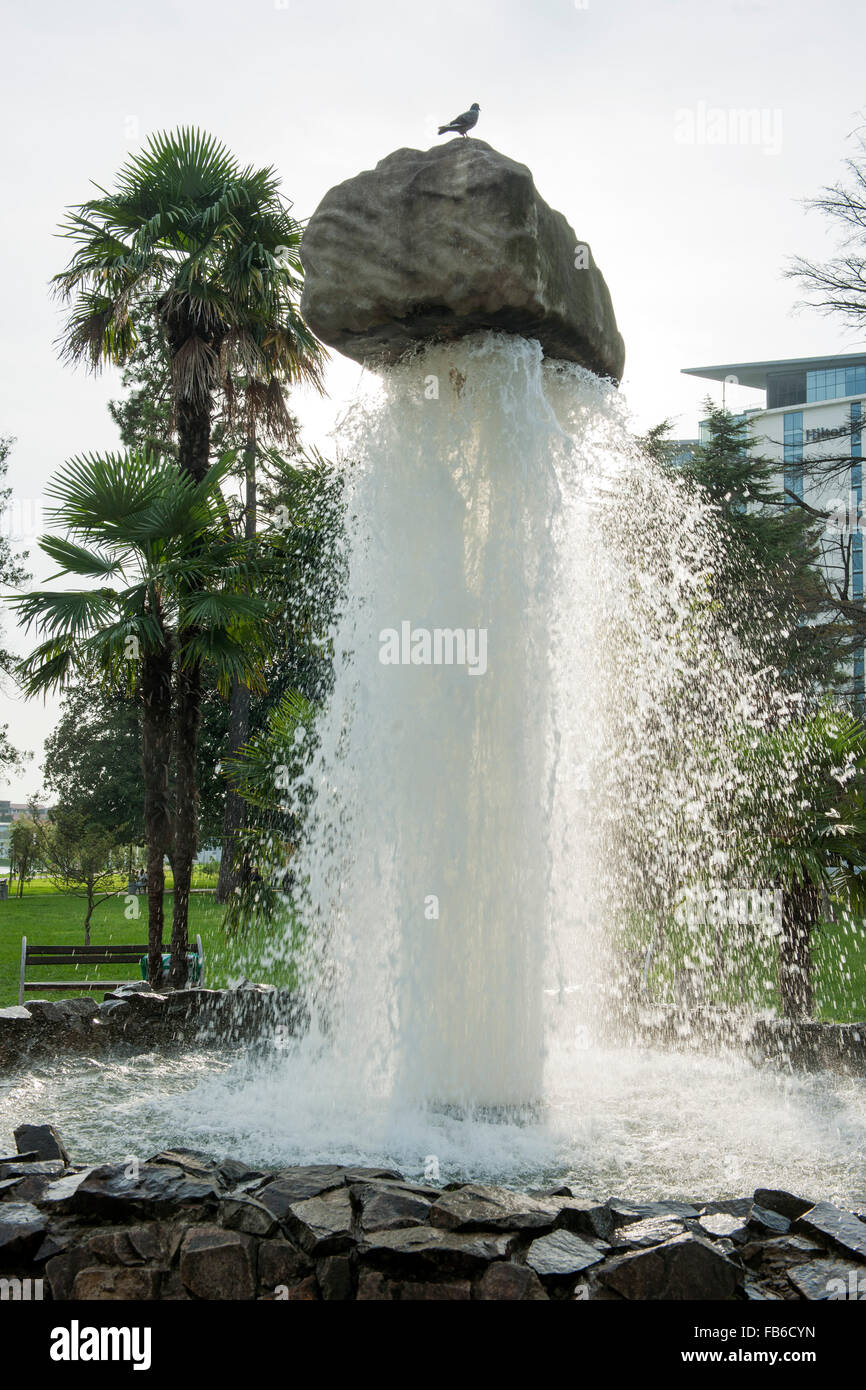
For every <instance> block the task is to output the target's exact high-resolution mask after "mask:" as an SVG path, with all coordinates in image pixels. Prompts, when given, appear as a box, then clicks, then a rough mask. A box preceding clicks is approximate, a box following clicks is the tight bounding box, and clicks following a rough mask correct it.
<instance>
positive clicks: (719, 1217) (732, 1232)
mask: <svg viewBox="0 0 866 1390" xmlns="http://www.w3.org/2000/svg"><path fill="white" fill-rule="evenodd" d="M698 1224H699V1225H700V1227H701V1230H702V1231H703V1232H704V1233H705V1234H706V1235H708V1236H710V1238H711V1239H714V1240H719V1239H727V1240H732V1241H736V1242H737V1244H744V1243H745V1242H746V1241H747V1240H748V1239H749V1222H748V1218H744V1217H742V1216H733V1215H731V1214H730V1213H729V1212H726V1211H716V1212H710V1213H709V1214H708V1215H706V1216H702V1217H701V1218H700V1221H699V1223H698Z"/></svg>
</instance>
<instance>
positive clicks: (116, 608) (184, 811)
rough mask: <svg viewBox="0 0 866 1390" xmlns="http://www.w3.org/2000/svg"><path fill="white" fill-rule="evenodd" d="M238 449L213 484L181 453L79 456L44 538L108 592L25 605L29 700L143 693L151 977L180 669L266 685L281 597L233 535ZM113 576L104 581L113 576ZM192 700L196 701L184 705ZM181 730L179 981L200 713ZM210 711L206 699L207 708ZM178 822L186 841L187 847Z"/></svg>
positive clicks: (175, 977) (64, 568)
mask: <svg viewBox="0 0 866 1390" xmlns="http://www.w3.org/2000/svg"><path fill="white" fill-rule="evenodd" d="M230 463H231V458H230V457H227V458H226V459H224V460H223V461H222V463H221V464H220V465H218V466H215V467H214V468H212V469H211V470H210V472H209V473H208V474H206V475H205V477H204V478H203V479H201V480H200V481H199V482H197V483H196V482H194V481H193V480H192V479H191V478H190V477H189V475H188V473H183V472H181V471H180V469H179V467H178V466H177V465H176V464H175V463H173V462H172V461H171V460H162V459H158V458H153V457H152V456H149V455H141V454H137V453H132V452H128V453H125V454H120V455H107V456H105V457H96V456H92V455H91V456H87V457H84V458H78V459H73V460H71V461H70V462H69V463H68V464H67V465H66V467H65V469H64V470H63V471H62V472H61V473H60V474H59V476H58V477H57V478H56V479H55V480H54V481H53V482H52V483H51V484H50V486H49V489H48V493H49V496H51V497H52V498H54V499H55V500H56V503H57V505H56V506H55V508H54V509H53V512H52V520H53V521H54V523H55V524H56V525H58V526H59V527H60V528H61V529H62V531H63V533H64V534H63V535H62V536H60V535H55V536H44V537H43V538H42V539H41V540H40V547H41V549H42V550H43V551H44V552H45V553H46V554H47V555H49V556H50V557H51V558H52V559H53V560H55V561H56V562H57V563H58V564H59V566H60V571H59V575H58V576H57V577H61V578H69V577H73V576H75V577H77V578H79V579H80V578H86V579H88V580H90V581H92V582H95V583H96V584H97V587H91V588H86V589H80V588H78V589H70V590H43V591H36V592H34V593H30V594H26V595H23V596H21V597H20V598H18V599H16V600H14V602H15V603H16V604H17V606H18V608H19V611H20V612H21V615H22V617H23V619H24V621H25V622H26V623H28V624H33V625H35V626H36V627H37V629H38V630H39V631H40V632H41V633H43V634H44V635H45V640H44V641H43V642H42V643H41V644H40V645H39V646H38V647H37V648H36V649H35V651H34V652H33V653H31V655H30V656H29V657H28V658H27V659H26V661H24V662H23V663H22V664H21V666H20V668H19V669H20V674H21V679H22V682H23V684H24V687H25V689H26V691H27V692H28V693H29V694H36V693H39V692H41V691H44V690H47V689H52V688H62V687H63V686H65V685H68V684H70V683H72V682H74V681H76V680H80V679H82V678H84V679H91V680H92V679H94V678H97V679H99V680H100V681H101V682H102V683H103V684H104V685H105V686H106V687H107V688H108V689H119V690H121V691H124V692H126V693H127V694H133V693H136V692H137V694H138V698H139V700H140V702H141V748H142V770H143V780H144V822H145V835H146V842H147V877H148V942H149V971H150V977H151V979H152V981H154V982H155V981H157V980H158V979H159V978H160V971H161V952H162V934H163V894H164V870H163V860H164V857H165V854H166V853H167V851H168V848H169V845H170V843H171V833H170V832H171V816H170V806H169V767H170V761H171V747H170V739H169V732H170V729H171V722H170V691H171V679H172V672H173V671H176V673H177V681H178V687H179V688H180V687H181V686H182V685H183V683H184V682H186V681H189V680H190V679H195V678H196V677H195V676H191V674H190V673H191V672H196V673H197V672H199V671H201V670H202V669H203V668H207V667H211V666H212V667H213V669H214V671H215V672H216V681H217V685H218V687H219V688H220V689H221V690H222V691H223V692H225V691H226V690H227V689H228V686H229V684H230V682H231V681H232V680H233V679H240V680H245V681H250V682H252V683H253V684H259V683H260V682H261V668H262V663H263V653H264V650H265V645H266V633H267V624H268V620H269V616H270V612H269V607H268V604H267V603H266V602H265V600H263V599H261V598H259V597H258V596H256V595H255V593H254V589H255V587H256V582H257V579H258V571H257V570H256V568H255V564H254V557H252V558H251V556H250V553H249V548H248V547H247V546H246V545H245V543H244V542H242V541H237V540H235V539H234V537H232V536H231V535H230V534H227V532H226V526H225V509H224V504H223V499H222V493H221V491H220V483H221V481H222V478H223V476H224V474H225V472H226V470H227V468H228V467H229V465H230ZM99 581H101V583H99ZM181 703H183V702H182V701H181ZM184 708H185V710H186V712H187V719H186V720H185V719H184V718H180V719H179V722H178V724H177V725H176V728H175V760H176V761H175V768H176V771H175V808H176V824H175V836H174V847H175V857H174V862H173V868H174V882H175V892H174V914H173V923H172V937H171V951H172V982H173V983H174V984H176V985H181V984H183V983H184V981H185V978H186V973H187V960H186V954H187V944H188V908H189V889H190V879H191V868H192V860H193V858H194V856H195V848H196V837H197V830H198V814H197V802H198V788H197V779H196V755H197V743H198V721H197V720H196V721H195V722H194V724H193V725H191V724H190V723H189V718H188V716H189V711H190V709H191V708H192V706H190V705H189V703H186V704H185V706H184ZM195 708H196V709H197V706H196V707H195ZM178 826H182V827H183V831H182V834H183V839H182V841H181V847H180V850H179V848H178V840H179V834H178Z"/></svg>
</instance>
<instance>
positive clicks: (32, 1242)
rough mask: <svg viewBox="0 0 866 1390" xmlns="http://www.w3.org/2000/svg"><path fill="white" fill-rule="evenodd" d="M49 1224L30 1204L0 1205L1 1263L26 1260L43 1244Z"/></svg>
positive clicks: (36, 1208)
mask: <svg viewBox="0 0 866 1390" xmlns="http://www.w3.org/2000/svg"><path fill="white" fill-rule="evenodd" d="M47 1226H48V1222H47V1220H46V1218H45V1217H44V1216H43V1214H42V1212H41V1211H39V1209H38V1207H35V1206H33V1204H32V1203H30V1202H16V1201H6V1202H3V1203H2V1204H0V1263H3V1264H6V1263H8V1262H9V1261H10V1260H16V1261H17V1260H24V1259H26V1258H27V1257H28V1256H29V1255H32V1254H33V1253H34V1252H35V1250H36V1248H37V1246H39V1245H41V1244H42V1238H43V1236H44V1235H45V1231H46V1229H47Z"/></svg>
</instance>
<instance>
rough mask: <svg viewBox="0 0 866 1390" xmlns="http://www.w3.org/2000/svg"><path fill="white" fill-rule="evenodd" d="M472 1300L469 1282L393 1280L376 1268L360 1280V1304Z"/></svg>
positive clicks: (369, 1270) (367, 1272)
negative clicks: (371, 1302)
mask: <svg viewBox="0 0 866 1390" xmlns="http://www.w3.org/2000/svg"><path fill="white" fill-rule="evenodd" d="M471 1297H472V1286H471V1285H470V1283H469V1280H468V1279H462V1280H457V1279H437V1280H431V1281H429V1282H425V1283H421V1282H419V1281H417V1280H411V1279H391V1278H389V1277H388V1276H387V1275H385V1274H381V1273H380V1272H379V1271H378V1270H376V1269H362V1270H361V1271H360V1273H359V1277H358V1294H357V1298H358V1302H359V1303H361V1302H370V1301H374V1300H375V1301H377V1302H382V1301H387V1302H392V1303H395V1302H400V1303H414V1302H420V1301H423V1302H424V1303H431V1302H435V1303H443V1302H447V1303H453V1302H458V1301H462V1300H465V1299H469V1298H471Z"/></svg>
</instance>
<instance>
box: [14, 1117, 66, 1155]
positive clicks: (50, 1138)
mask: <svg viewBox="0 0 866 1390" xmlns="http://www.w3.org/2000/svg"><path fill="white" fill-rule="evenodd" d="M15 1145H16V1147H17V1149H18V1152H19V1154H20V1153H37V1154H38V1155H39V1157H40V1159H51V1158H59V1159H61V1160H62V1161H63V1162H64V1163H68V1162H69V1154H68V1153H67V1152H66V1145H65V1144H64V1142H63V1140H62V1139H61V1138H60V1135H59V1134H58V1132H57V1130H56V1129H55V1128H54V1126H53V1125H27V1124H24V1125H19V1126H18V1128H17V1129H16V1130H15Z"/></svg>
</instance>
